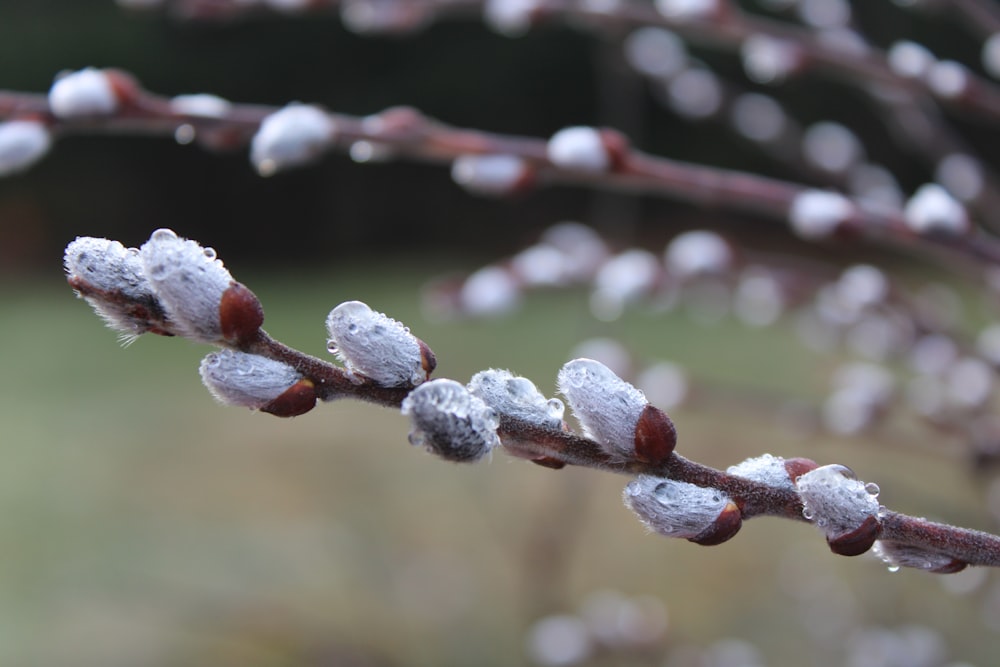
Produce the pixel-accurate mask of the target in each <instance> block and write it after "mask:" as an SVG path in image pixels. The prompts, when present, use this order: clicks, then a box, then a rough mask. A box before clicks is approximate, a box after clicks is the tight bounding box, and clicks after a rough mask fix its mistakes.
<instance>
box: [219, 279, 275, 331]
mask: <svg viewBox="0 0 1000 667" xmlns="http://www.w3.org/2000/svg"><path fill="white" fill-rule="evenodd" d="M263 323H264V308H263V307H262V306H261V305H260V299H258V298H257V295H256V294H254V293H253V292H251V291H250V288H249V287H247V286H246V285H244V284H243V283H238V282H235V281H233V283H232V284H231V285H230V286H229V289H227V290H226V291H225V292H223V293H222V299H221V300H220V301H219V327H220V329H221V330H222V337H223V338H225V339H226V340H227V341H229V342H231V343H243V342H246V341H249V340H252V339H253V338H254V337H255V336H256V335H257V332H258V331H259V330H260V325H262V324H263Z"/></svg>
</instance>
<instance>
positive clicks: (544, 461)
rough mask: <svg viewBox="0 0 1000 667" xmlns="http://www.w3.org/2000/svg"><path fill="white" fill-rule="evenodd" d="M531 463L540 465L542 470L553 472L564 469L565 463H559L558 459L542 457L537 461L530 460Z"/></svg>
mask: <svg viewBox="0 0 1000 667" xmlns="http://www.w3.org/2000/svg"><path fill="white" fill-rule="evenodd" d="M531 462H532V463H534V464H536V465H540V466H542V467H543V468H552V469H553V470H559V469H561V468H565V467H566V462H565V461H560V460H559V459H555V458H552V457H551V456H543V457H541V458H538V459H531Z"/></svg>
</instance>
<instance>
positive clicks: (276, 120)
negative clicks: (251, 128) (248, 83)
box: [250, 104, 336, 176]
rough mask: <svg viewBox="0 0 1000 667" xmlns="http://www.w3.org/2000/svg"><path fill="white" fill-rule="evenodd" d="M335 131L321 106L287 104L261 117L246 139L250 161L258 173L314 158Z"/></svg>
mask: <svg viewBox="0 0 1000 667" xmlns="http://www.w3.org/2000/svg"><path fill="white" fill-rule="evenodd" d="M335 132H336V123H334V121H333V119H332V118H330V116H329V115H327V114H326V113H325V112H324V111H323V110H322V109H319V108H318V107H314V106H310V105H307V104H289V105H288V106H286V107H285V108H283V109H279V110H278V111H275V112H274V113H272V114H271V115H270V116H268V117H267V118H265V119H264V121H263V122H262V123H261V124H260V128H259V129H258V130H257V134H255V135H254V137H253V141H252V142H251V143H250V162H252V163H253V165H254V167H256V169H257V172H258V173H259V174H260V175H261V176H271V175H273V174H275V173H277V172H278V171H281V170H283V169H287V168H289V167H297V166H300V165H303V164H306V163H308V162H311V161H312V160H314V159H316V158H317V157H318V156H319V155H320V154H321V153H322V152H323V151H324V150H325V149H326V147H327V145H328V144H329V142H330V140H331V139H332V138H333V136H334V134H335Z"/></svg>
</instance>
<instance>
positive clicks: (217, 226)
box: [0, 0, 982, 272]
mask: <svg viewBox="0 0 1000 667" xmlns="http://www.w3.org/2000/svg"><path fill="white" fill-rule="evenodd" d="M855 9H856V11H857V12H858V14H859V18H860V19H861V21H862V23H863V25H864V26H865V28H866V30H867V32H868V33H869V34H870V35H871V37H872V39H873V41H874V42H875V43H876V44H878V45H881V46H885V45H886V44H888V43H889V42H891V41H892V40H894V39H896V38H900V37H902V36H905V35H909V36H910V37H911V38H916V39H919V40H923V41H925V42H926V43H927V44H928V46H930V47H931V48H932V49H933V50H935V51H936V52H937V53H939V54H940V55H942V56H951V57H957V58H960V59H962V60H964V61H965V62H968V63H975V62H976V59H975V48H976V45H975V44H974V41H973V40H968V39H964V35H963V33H962V32H961V31H960V30H958V27H957V26H954V25H950V24H948V23H947V21H936V22H928V21H925V20H921V19H920V18H918V17H914V16H913V15H912V14H910V13H907V12H904V11H902V10H899V9H897V8H895V7H893V6H892V5H891V4H890V3H888V2H877V3H875V2H872V3H868V2H864V3H856V5H855ZM695 53H696V55H698V56H700V57H704V58H705V59H706V60H707V61H708V62H709V63H710V64H711V65H712V66H713V67H714V68H715V69H716V70H717V71H718V72H719V73H721V74H725V75H730V76H731V77H732V78H734V79H736V80H742V75H741V74H740V69H739V63H738V60H737V59H736V58H735V57H733V56H732V55H728V54H713V53H705V52H702V51H697V50H696V51H695ZM89 65H92V66H100V67H104V66H115V67H121V68H123V69H126V70H129V71H131V72H133V73H134V74H135V75H136V76H137V77H138V78H139V80H140V81H141V82H142V83H143V84H144V85H145V86H146V87H147V88H148V89H150V90H152V91H155V92H158V93H162V94H168V95H171V94H180V93H193V92H212V93H215V94H218V95H221V96H223V97H226V98H228V99H230V100H233V101H239V102H257V103H268V104H275V105H281V104H284V103H287V102H289V101H304V102H313V103H318V104H322V105H325V106H326V107H328V108H329V109H331V110H336V111H341V112H346V113H352V114H360V115H363V114H369V113H374V112H377V111H380V110H382V109H384V108H385V107H389V106H393V105H400V104H408V105H413V106H415V107H417V108H419V109H421V110H422V111H424V112H425V113H427V114H429V115H431V116H433V117H436V118H438V119H440V120H442V121H443V122H446V123H450V124H455V125H460V126H469V127H478V128H481V129H484V130H491V131H497V132H505V133H519V134H526V135H535V136H546V135H549V134H551V133H552V132H554V131H555V130H557V129H559V128H560V127H563V126H566V125H573V124H595V125H611V126H615V127H618V128H619V129H621V130H623V131H624V132H626V133H627V134H628V135H629V136H630V137H632V139H633V140H634V142H635V143H636V144H637V145H638V146H639V147H641V148H643V149H646V150H649V151H651V152H654V153H658V154H662V155H666V156H670V157H676V158H679V159H686V160H692V161H697V162H704V163H710V164H719V165H723V166H727V167H735V168H741V169H749V170H754V171H759V172H762V173H772V174H774V175H777V176H780V177H787V178H795V177H796V174H794V173H787V170H786V171H785V172H782V170H781V168H780V167H777V168H776V167H775V166H774V165H773V164H772V163H769V162H762V161H761V159H760V158H759V157H758V156H757V155H756V153H755V152H754V149H753V148H752V147H749V146H747V145H745V144H741V143H740V142H738V141H734V140H733V139H732V137H731V135H729V134H728V133H727V132H726V130H725V129H724V128H723V127H722V126H721V125H719V124H715V123H707V124H703V125H694V126H692V125H689V124H687V123H685V122H683V121H680V120H678V119H677V118H676V117H674V116H673V115H672V114H671V113H669V112H668V111H665V110H663V109H662V108H660V107H658V106H657V104H656V103H655V101H654V98H653V96H651V95H650V94H649V92H648V91H647V90H646V87H645V84H644V82H643V81H642V80H641V79H640V78H639V77H638V76H637V75H635V74H634V73H632V72H631V71H630V70H629V69H628V68H627V66H626V65H625V64H624V61H623V59H622V56H621V55H620V48H619V46H618V43H617V40H614V39H613V36H612V35H605V36H603V37H600V36H596V35H594V34H592V33H585V32H580V31H575V30H571V29H569V28H558V27H547V26H543V27H540V28H538V29H536V30H534V31H532V32H531V33H530V34H529V35H527V36H525V37H522V38H518V39H508V38H505V37H501V36H499V35H496V34H494V33H492V32H490V31H489V30H487V29H486V28H485V27H483V25H482V24H481V23H480V22H478V21H475V20H472V19H466V20H448V21H443V22H441V23H438V24H436V25H433V26H431V27H430V28H429V29H427V30H426V31H424V32H421V33H418V34H414V35H407V36H403V37H398V38H386V37H377V36H376V37H360V36H358V35H355V34H352V33H350V32H348V31H347V30H345V29H344V28H343V27H342V26H341V24H340V21H339V19H338V18H337V17H336V16H329V17H302V18H288V17H280V16H272V17H262V18H255V19H253V20H246V21H238V22H233V23H226V24H192V23H183V22H179V21H176V20H172V19H171V18H170V17H168V16H165V15H163V14H160V13H157V12H152V13H135V12H128V11H125V10H122V9H121V8H119V7H118V6H116V5H115V4H114V3H113V2H111V0H48V1H38V2H30V3H29V2H8V3H3V4H2V5H0V88H4V89H13V90H25V91H39V92H41V91H45V90H47V88H48V86H49V85H50V83H51V81H52V78H53V76H54V75H55V74H56V73H57V72H58V71H60V70H62V69H76V68H80V67H84V66H89ZM778 93H779V94H780V95H781V97H782V99H783V101H784V102H785V103H786V104H788V105H789V106H791V107H792V109H793V111H794V112H795V113H796V114H797V116H798V117H799V119H800V120H801V121H803V122H810V121H812V120H818V119H831V120H839V121H841V122H847V123H848V124H849V125H850V126H851V127H852V128H853V129H854V130H855V131H856V132H858V134H859V135H860V136H861V137H862V138H863V139H864V140H865V141H866V144H867V148H868V150H869V151H870V152H871V153H872V157H873V159H875V160H877V161H881V162H883V163H885V164H887V165H888V166H890V167H891V168H893V169H894V170H895V172H896V174H897V177H898V178H899V179H900V181H901V183H903V184H904V186H910V187H912V186H914V185H916V184H918V183H920V182H923V181H925V180H927V175H926V171H925V170H922V169H921V168H920V167H919V166H917V165H916V164H914V162H913V160H912V159H911V158H910V157H909V156H907V155H906V154H905V153H901V152H899V151H898V149H897V148H896V147H895V146H891V145H888V144H887V142H886V139H885V134H886V133H885V130H884V128H883V127H882V126H881V125H880V122H879V121H878V119H877V118H876V117H875V116H874V115H872V114H870V113H868V105H867V104H866V103H864V102H863V101H862V99H863V98H862V96H861V95H860V94H859V93H858V92H857V91H856V90H854V89H852V88H850V87H846V86H842V85H840V84H836V83H831V82H829V81H827V80H820V79H805V80H801V81H794V82H791V83H789V84H787V85H786V86H785V87H784V88H783V89H781V90H779V91H778ZM974 129H975V131H977V132H979V131H982V128H974ZM708 215H713V216H719V215H721V214H719V213H712V212H705V211H698V210H696V209H694V208H692V207H689V206H685V205H680V204H674V203H671V202H663V201H659V200H650V201H632V200H629V199H627V198H626V197H624V196H616V195H607V194H594V193H589V192H584V191H580V190H568V189H555V190H543V191H539V192H536V193H533V194H531V195H528V196H526V197H523V198H521V199H518V200H516V201H507V200H504V201H500V202H497V201H495V200H489V199H481V198H475V197H472V196H470V195H468V194H466V193H465V192H463V191H461V190H460V189H459V188H458V187H456V186H455V185H454V184H453V183H452V182H451V179H450V178H449V176H448V173H447V170H446V169H445V168H442V167H433V166H426V165H414V164H399V163H393V164H376V165H356V164H353V163H351V161H350V159H349V158H347V157H346V156H343V155H335V156H328V157H327V158H326V159H324V160H323V161H322V163H321V164H319V165H317V166H315V167H312V168H307V169H301V170H294V171H290V172H287V173H283V174H280V175H278V176H277V177H274V178H270V179H262V178H259V177H258V176H257V175H256V174H255V173H254V172H253V170H252V169H251V167H250V165H249V163H248V161H247V159H246V155H245V154H244V153H239V154H234V155H225V156H219V155H211V154H207V153H205V152H203V151H202V150H200V149H199V148H197V147H194V146H180V145H176V144H175V143H174V142H173V141H171V140H169V139H166V138H146V137H143V138H136V137H122V138H119V137H112V138H108V137H74V138H69V139H65V140H62V141H61V142H60V143H59V145H58V146H57V147H56V148H55V149H54V151H53V153H52V154H51V155H49V156H48V157H47V158H46V159H45V160H44V161H43V162H42V163H41V164H40V165H38V166H37V167H35V168H34V169H33V170H32V171H30V172H29V173H26V174H22V175H18V176H16V177H13V178H8V179H5V180H3V181H0V226H2V229H3V242H2V243H0V267H2V269H0V270H2V271H3V272H11V271H16V270H18V269H28V268H39V269H42V270H44V271H46V272H47V271H49V267H50V266H52V265H54V264H57V263H58V261H59V259H58V258H59V256H60V253H61V249H62V247H63V246H64V245H65V243H66V242H67V241H68V240H70V239H72V238H73V237H75V236H76V235H95V236H108V237H112V238H118V239H120V240H122V241H123V242H125V243H126V244H138V243H140V242H141V241H143V240H144V239H145V238H146V237H147V236H148V234H149V232H150V231H151V230H152V229H155V228H157V227H162V226H169V227H172V228H174V229H175V230H177V231H178V232H179V233H181V234H183V235H186V236H191V237H194V238H198V239H199V240H201V241H202V242H203V243H206V244H209V245H214V246H216V247H219V248H221V249H222V250H223V252H224V254H225V256H226V257H237V256H243V257H246V258H248V259H250V260H252V261H254V262H257V263H260V264H267V263H269V262H278V263H281V264H284V265H287V264H293V265H294V264H298V263H310V264H314V263H317V262H320V263H331V262H337V261H338V260H339V259H342V258H344V257H346V256H351V257H354V258H358V257H360V258H362V259H363V258H365V257H369V256H372V255H375V254H377V253H387V252H388V253H392V254H396V253H398V252H400V251H411V252H412V253H413V255H412V256H413V260H414V261H420V260H421V258H422V257H424V256H429V255H441V254H449V255H453V254H455V253H463V254H471V255H474V256H475V257H476V259H480V260H481V259H482V258H484V257H491V256H498V255H501V254H504V253H506V252H509V251H510V250H512V249H514V248H516V247H517V246H519V245H521V244H523V243H525V242H527V241H529V240H531V238H532V236H533V235H534V234H536V233H537V232H538V230H540V229H541V228H543V227H544V226H547V225H549V224H551V223H553V222H556V221H558V220H561V219H581V220H584V221H586V222H590V223H591V224H595V225H597V226H598V227H600V228H602V229H603V230H604V231H605V232H609V233H610V234H611V235H612V236H618V237H619V238H622V239H623V240H627V241H629V242H634V241H635V240H636V237H637V236H638V235H639V233H641V232H642V231H643V230H647V231H649V232H650V233H651V234H652V235H653V236H654V238H656V240H660V238H661V237H662V236H663V235H664V234H665V233H672V231H673V230H676V229H677V228H679V227H690V226H695V225H697V224H702V223H704V222H708V221H709V220H708V218H706V217H705V216H708ZM667 218H669V219H670V220H671V222H672V225H671V227H670V230H669V232H665V231H664V225H663V224H662V223H663V221H664V220H665V219H667ZM712 222H714V223H715V224H721V225H722V226H723V227H724V228H726V229H728V230H729V231H732V232H734V233H736V234H737V235H741V234H742V235H744V236H750V237H753V238H754V239H756V240H757V241H758V242H760V241H765V242H766V241H767V240H768V239H767V237H764V238H761V234H762V232H761V231H759V228H757V227H747V226H746V225H745V224H743V221H740V220H732V221H729V220H727V219H726V218H722V219H719V218H718V217H716V218H715V219H714V220H712ZM727 223H730V224H727ZM767 229H768V230H769V231H767V232H766V234H771V235H777V236H782V232H781V230H774V229H773V228H767ZM470 261H471V260H470Z"/></svg>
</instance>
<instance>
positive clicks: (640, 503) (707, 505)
mask: <svg viewBox="0 0 1000 667" xmlns="http://www.w3.org/2000/svg"><path fill="white" fill-rule="evenodd" d="M622 500H624V502H625V506H626V507H628V508H629V509H631V510H632V511H633V512H635V513H636V515H637V516H638V517H639V520H640V521H642V522H643V523H644V524H645V525H646V526H647V527H648V528H649V529H650V530H653V531H655V532H657V533H659V534H660V535H665V536H666V537H680V538H685V539H690V538H693V537H698V535H701V534H702V533H704V532H705V531H706V530H707V529H708V528H710V527H711V526H712V525H713V523H714V522H715V520H716V519H717V518H718V517H719V514H720V513H721V512H722V510H724V509H725V508H726V506H727V505H728V504H729V502H730V498H729V496H727V495H726V494H725V493H723V492H722V491H719V490H718V489H711V488H704V487H701V486H695V485H694V484H689V483H687V482H678V481H676V480H672V479H665V478H662V477H653V476H651V475H640V476H639V477H636V478H635V479H634V480H632V481H631V482H629V483H628V485H627V486H626V487H625V492H624V493H623V494H622Z"/></svg>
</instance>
